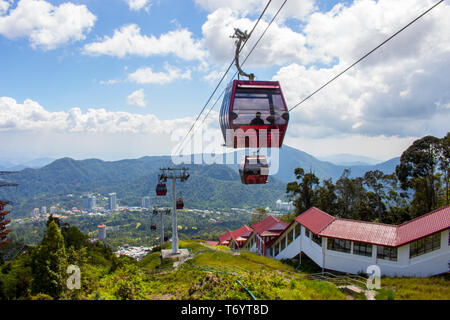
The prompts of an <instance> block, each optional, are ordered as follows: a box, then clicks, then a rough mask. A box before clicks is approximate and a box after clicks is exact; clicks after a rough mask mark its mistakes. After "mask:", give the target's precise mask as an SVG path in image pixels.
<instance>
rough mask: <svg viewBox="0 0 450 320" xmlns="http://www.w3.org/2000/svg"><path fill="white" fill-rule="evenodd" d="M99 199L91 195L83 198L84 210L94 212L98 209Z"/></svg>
mask: <svg viewBox="0 0 450 320" xmlns="http://www.w3.org/2000/svg"><path fill="white" fill-rule="evenodd" d="M96 200H97V199H96V198H95V196H93V195H91V194H87V195H84V196H83V210H84V211H89V212H91V211H93V210H94V209H95V208H96V207H97V203H96V202H97V201H96Z"/></svg>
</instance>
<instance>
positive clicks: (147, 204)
mask: <svg viewBox="0 0 450 320" xmlns="http://www.w3.org/2000/svg"><path fill="white" fill-rule="evenodd" d="M141 207H142V208H146V209H150V208H151V203H150V197H143V198H142V206H141Z"/></svg>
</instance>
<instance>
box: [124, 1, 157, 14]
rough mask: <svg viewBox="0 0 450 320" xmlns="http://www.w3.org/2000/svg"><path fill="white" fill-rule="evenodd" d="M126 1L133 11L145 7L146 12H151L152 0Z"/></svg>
mask: <svg viewBox="0 0 450 320" xmlns="http://www.w3.org/2000/svg"><path fill="white" fill-rule="evenodd" d="M125 2H126V3H127V4H128V7H129V8H130V10H132V11H139V10H142V9H144V10H145V11H146V12H149V11H150V7H151V5H152V3H151V1H150V0H125Z"/></svg>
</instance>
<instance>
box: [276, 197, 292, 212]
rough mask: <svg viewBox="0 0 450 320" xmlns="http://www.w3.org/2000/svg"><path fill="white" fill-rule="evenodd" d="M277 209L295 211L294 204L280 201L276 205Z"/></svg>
mask: <svg viewBox="0 0 450 320" xmlns="http://www.w3.org/2000/svg"><path fill="white" fill-rule="evenodd" d="M275 207H276V208H277V210H280V211H291V210H294V204H293V203H292V201H291V202H283V201H281V200H280V199H278V200H277V202H276V203H275Z"/></svg>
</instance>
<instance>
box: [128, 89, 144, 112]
mask: <svg viewBox="0 0 450 320" xmlns="http://www.w3.org/2000/svg"><path fill="white" fill-rule="evenodd" d="M127 103H128V104H129V105H130V106H135V107H141V108H144V107H145V106H147V102H146V101H145V92H144V89H139V90H136V91H134V92H132V93H131V94H130V95H129V96H128V98H127Z"/></svg>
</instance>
